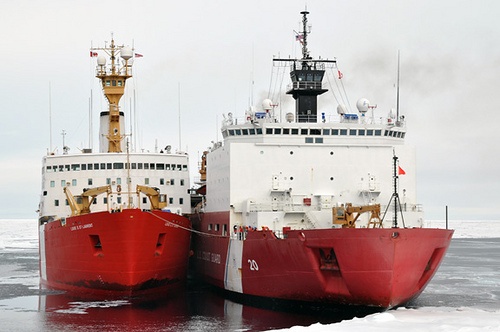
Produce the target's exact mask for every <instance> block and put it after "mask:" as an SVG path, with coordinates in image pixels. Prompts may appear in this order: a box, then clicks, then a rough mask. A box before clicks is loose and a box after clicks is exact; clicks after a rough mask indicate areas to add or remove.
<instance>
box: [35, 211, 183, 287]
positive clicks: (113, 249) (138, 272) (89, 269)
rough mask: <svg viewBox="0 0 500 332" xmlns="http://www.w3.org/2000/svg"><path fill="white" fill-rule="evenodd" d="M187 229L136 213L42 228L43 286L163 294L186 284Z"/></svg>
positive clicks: (177, 221) (167, 216)
mask: <svg viewBox="0 0 500 332" xmlns="http://www.w3.org/2000/svg"><path fill="white" fill-rule="evenodd" d="M179 226H180V227H179ZM188 228H190V222H189V220H188V219H187V218H185V217H182V216H179V215H176V214H172V213H169V212H161V211H153V212H143V211H141V210H139V209H130V210H123V211H122V212H118V213H108V212H96V213H90V214H86V215H81V216H75V217H68V218H66V221H65V222H64V221H61V220H56V221H53V222H50V223H47V224H44V225H41V226H40V271H41V280H42V284H44V285H46V286H47V287H50V288H54V289H61V290H66V291H71V292H84V293H86V294H116V295H126V296H129V295H137V294H147V293H155V292H158V291H160V290H167V289H169V288H172V287H174V286H177V285H179V284H182V283H183V282H184V281H185V279H186V273H187V264H188V256H189V242H190V232H189V231H188V230H187V229H188Z"/></svg>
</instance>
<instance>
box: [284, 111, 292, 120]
mask: <svg viewBox="0 0 500 332" xmlns="http://www.w3.org/2000/svg"><path fill="white" fill-rule="evenodd" d="M286 122H293V113H292V112H288V113H286Z"/></svg>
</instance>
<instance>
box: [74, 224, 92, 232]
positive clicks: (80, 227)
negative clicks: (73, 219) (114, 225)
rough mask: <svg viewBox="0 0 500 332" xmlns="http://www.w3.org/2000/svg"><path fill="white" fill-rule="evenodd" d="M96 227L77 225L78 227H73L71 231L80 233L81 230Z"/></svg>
mask: <svg viewBox="0 0 500 332" xmlns="http://www.w3.org/2000/svg"><path fill="white" fill-rule="evenodd" d="M92 227H94V224H92V223H90V224H83V225H76V226H71V228H70V230H71V231H78V230H80V229H86V228H92Z"/></svg>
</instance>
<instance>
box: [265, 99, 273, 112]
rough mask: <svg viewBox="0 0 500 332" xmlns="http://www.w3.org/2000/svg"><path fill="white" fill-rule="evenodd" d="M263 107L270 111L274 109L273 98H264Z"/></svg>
mask: <svg viewBox="0 0 500 332" xmlns="http://www.w3.org/2000/svg"><path fill="white" fill-rule="evenodd" d="M262 108H263V109H264V110H265V111H270V110H272V109H273V102H272V101H271V99H264V100H263V101H262Z"/></svg>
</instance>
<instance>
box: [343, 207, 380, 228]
mask: <svg viewBox="0 0 500 332" xmlns="http://www.w3.org/2000/svg"><path fill="white" fill-rule="evenodd" d="M365 212H371V215H370V219H369V220H368V227H370V225H372V226H373V228H375V227H379V228H382V220H381V219H380V204H374V205H362V206H352V204H351V203H347V204H345V205H344V204H342V205H341V206H336V207H334V208H333V223H334V224H336V225H342V228H355V227H356V221H357V220H358V218H359V216H360V215H361V214H362V213H365Z"/></svg>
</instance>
